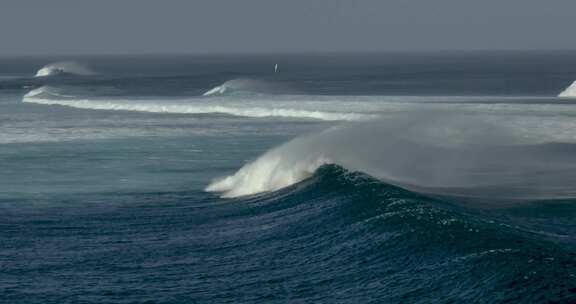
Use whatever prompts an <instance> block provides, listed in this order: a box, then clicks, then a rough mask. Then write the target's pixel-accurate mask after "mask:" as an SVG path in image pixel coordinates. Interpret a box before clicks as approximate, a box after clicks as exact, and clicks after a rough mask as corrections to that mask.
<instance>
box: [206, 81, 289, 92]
mask: <svg viewBox="0 0 576 304" xmlns="http://www.w3.org/2000/svg"><path fill="white" fill-rule="evenodd" d="M278 93H288V89H287V88H286V87H285V86H283V85H281V84H279V83H273V82H269V81H265V80H256V79H248V78H238V79H232V80H228V81H226V82H224V83H223V84H221V85H219V86H216V87H214V88H212V89H210V90H208V91H206V92H205V93H204V94H202V96H218V95H228V94H278Z"/></svg>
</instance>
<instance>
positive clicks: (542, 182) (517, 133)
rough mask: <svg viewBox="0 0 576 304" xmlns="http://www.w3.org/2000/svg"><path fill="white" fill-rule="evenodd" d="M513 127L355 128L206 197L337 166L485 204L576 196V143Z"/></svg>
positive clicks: (284, 153)
mask: <svg viewBox="0 0 576 304" xmlns="http://www.w3.org/2000/svg"><path fill="white" fill-rule="evenodd" d="M513 127H514V124H508V125H506V121H505V120H502V121H500V122H499V123H496V122H495V121H494V120H491V119H490V118H488V117H486V118H481V117H478V116H475V115H462V114H458V113H454V112H421V113H417V112H414V113H410V114H408V113H407V114H405V115H401V116H398V117H396V118H393V119H392V118H391V119H386V120H376V121H370V122H364V123H351V124H347V125H343V126H338V127H334V128H330V129H328V130H325V131H323V132H320V133H315V134H312V135H308V136H304V137H300V138H297V139H294V140H292V141H290V142H288V143H286V144H284V145H282V146H280V147H278V148H275V149H272V150H270V151H269V152H267V153H265V154H264V155H262V156H260V157H259V158H258V159H256V160H255V161H253V162H251V163H249V164H247V165H245V166H243V167H242V168H241V169H240V170H238V171H237V172H236V173H235V174H233V175H231V176H228V177H225V178H222V179H219V180H216V181H214V182H212V183H211V184H210V185H209V186H208V187H207V188H206V190H207V191H213V192H221V193H222V196H223V197H237V196H243V195H251V194H257V193H261V192H269V191H275V190H278V189H281V188H284V187H287V186H290V185H293V184H295V183H297V182H300V181H303V180H305V179H306V178H308V177H310V176H311V175H313V174H314V172H315V171H316V170H317V169H318V168H319V167H321V166H322V165H325V164H337V165H340V166H342V167H345V168H346V169H348V170H351V171H361V172H364V173H367V174H369V175H372V176H374V177H376V178H379V179H382V180H384V181H386V182H388V183H392V184H395V185H398V186H403V187H406V188H409V189H412V190H421V191H425V192H430V193H441V194H445V195H459V196H461V195H465V196H477V193H478V192H479V191H478V189H488V188H489V189H491V190H490V191H484V192H482V197H487V198H489V197H491V196H495V197H499V198H502V197H509V198H515V199H520V198H524V197H532V198H535V197H542V198H551V197H554V198H557V197H576V188H575V187H574V186H573V185H572V184H571V183H569V182H567V181H571V180H574V178H576V176H575V174H574V173H571V172H576V171H574V170H576V156H574V153H573V152H574V148H575V147H576V146H575V144H574V141H573V140H572V143H569V144H565V145H561V146H558V145H556V144H550V143H547V142H542V141H539V140H541V138H539V136H535V137H532V138H530V137H526V136H523V135H525V134H522V133H521V132H522V130H514V129H513ZM548 131H549V132H551V133H553V132H554V130H548ZM564 140H566V138H565V139H564ZM568 168H571V170H568ZM519 189H522V190H521V191H519Z"/></svg>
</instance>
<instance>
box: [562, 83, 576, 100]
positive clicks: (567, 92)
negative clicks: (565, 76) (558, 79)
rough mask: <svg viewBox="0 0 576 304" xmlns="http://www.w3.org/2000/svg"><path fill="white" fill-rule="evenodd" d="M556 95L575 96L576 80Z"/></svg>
mask: <svg viewBox="0 0 576 304" xmlns="http://www.w3.org/2000/svg"><path fill="white" fill-rule="evenodd" d="M558 97H567V98H576V81H574V82H573V83H572V84H571V85H570V86H569V87H567V88H566V89H565V90H564V91H562V93H560V95H558Z"/></svg>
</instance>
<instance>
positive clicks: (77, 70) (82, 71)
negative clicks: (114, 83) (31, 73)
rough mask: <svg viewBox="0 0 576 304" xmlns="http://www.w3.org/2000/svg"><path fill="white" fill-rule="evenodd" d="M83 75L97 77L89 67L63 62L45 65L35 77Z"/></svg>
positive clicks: (72, 62)
mask: <svg viewBox="0 0 576 304" xmlns="http://www.w3.org/2000/svg"><path fill="white" fill-rule="evenodd" d="M66 74H69V75H82V76H89V75H95V74H96V73H95V72H94V71H92V70H91V69H90V68H88V67H87V66H85V65H83V64H80V63H78V62H74V61H61V62H54V63H51V64H48V65H45V66H44V67H42V68H41V69H39V70H38V71H37V72H36V75H35V77H48V76H58V75H66Z"/></svg>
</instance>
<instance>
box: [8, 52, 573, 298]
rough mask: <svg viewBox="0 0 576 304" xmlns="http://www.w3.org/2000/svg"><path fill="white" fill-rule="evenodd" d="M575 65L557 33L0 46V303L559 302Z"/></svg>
mask: <svg viewBox="0 0 576 304" xmlns="http://www.w3.org/2000/svg"><path fill="white" fill-rule="evenodd" d="M275 65H277V70H276V71H275ZM574 80H576V54H575V53H573V52H572V53H570V52H460V53H459V52H434V53H383V54H371V53H368V54H268V55H226V56H225V55H198V56H184V55H172V56H169V55H165V56H160V55H158V56H128V55H125V56H92V57H91V56H69V57H58V58H55V57H52V58H49V57H45V58H41V57H14V58H0V176H1V178H0V303H11V304H14V303H42V304H48V303H59V304H60V303H75V304H76V303H576V104H575V103H576V99H571V98H570V97H569V96H567V97H562V98H560V97H558V95H559V94H560V93H561V92H562V91H563V90H565V89H566V88H567V87H568V86H570V84H571V83H572V82H573V81H574Z"/></svg>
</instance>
